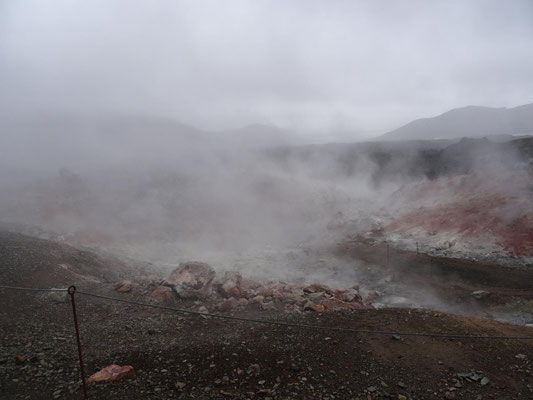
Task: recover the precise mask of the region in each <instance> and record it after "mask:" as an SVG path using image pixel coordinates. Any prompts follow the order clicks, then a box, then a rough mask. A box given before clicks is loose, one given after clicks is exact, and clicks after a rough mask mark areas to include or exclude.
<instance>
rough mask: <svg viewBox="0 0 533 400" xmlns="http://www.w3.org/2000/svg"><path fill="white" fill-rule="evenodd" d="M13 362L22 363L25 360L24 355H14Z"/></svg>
mask: <svg viewBox="0 0 533 400" xmlns="http://www.w3.org/2000/svg"><path fill="white" fill-rule="evenodd" d="M15 362H16V363H17V364H19V365H20V364H24V363H25V362H26V357H24V356H20V355H19V356H16V357H15Z"/></svg>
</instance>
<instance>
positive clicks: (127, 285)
mask: <svg viewBox="0 0 533 400" xmlns="http://www.w3.org/2000/svg"><path fill="white" fill-rule="evenodd" d="M133 286H134V285H133V282H132V281H128V280H125V281H120V282H117V283H116V284H115V290H116V291H117V292H120V293H127V292H131V289H133Z"/></svg>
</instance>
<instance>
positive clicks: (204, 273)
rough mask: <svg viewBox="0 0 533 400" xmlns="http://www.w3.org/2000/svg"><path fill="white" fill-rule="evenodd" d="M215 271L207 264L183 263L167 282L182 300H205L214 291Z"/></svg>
mask: <svg viewBox="0 0 533 400" xmlns="http://www.w3.org/2000/svg"><path fill="white" fill-rule="evenodd" d="M213 279H215V270H214V269H213V268H211V267H210V266H209V265H208V264H206V263H201V262H195V261H191V262H186V263H181V264H180V265H179V266H178V268H176V269H175V270H174V271H173V272H172V273H171V274H170V277H169V278H168V279H167V280H166V281H165V285H166V286H170V287H171V288H172V289H173V290H174V291H175V292H176V293H177V295H178V296H179V297H180V298H182V299H205V298H207V297H209V296H210V295H211V293H212V290H213Z"/></svg>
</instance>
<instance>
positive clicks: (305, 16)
mask: <svg viewBox="0 0 533 400" xmlns="http://www.w3.org/2000/svg"><path fill="white" fill-rule="evenodd" d="M0 7H1V9H0V15H1V16H0V85H1V89H2V90H1V91H0V92H1V93H0V106H1V107H2V108H3V109H4V110H5V111H6V112H8V113H13V112H18V113H28V112H30V113H31V112H36V111H53V112H59V113H65V112H74V113H75V112H86V111H91V112H93V111H97V112H98V111H118V112H122V113H133V114H151V115H162V116H166V117H171V118H175V119H179V120H181V121H184V122H189V123H193V124H196V125H198V126H200V127H203V128H209V129H225V128H229V127H236V126H239V125H245V124H248V123H254V122H257V123H271V124H277V125H280V126H285V127H291V128H303V129H320V130H324V129H326V130H327V129H337V127H338V126H342V127H343V129H352V130H355V131H358V132H364V131H380V130H381V131H383V130H387V129H392V128H395V127H397V126H398V125H400V124H403V123H405V122H408V121H409V120H410V119H413V118H417V117H420V116H430V115H433V114H436V113H439V112H443V111H446V110H447V109H449V108H452V107H457V106H463V105H467V104H480V105H492V106H514V105H518V104H522V103H527V102H531V101H532V100H531V97H530V94H531V93H532V91H533V53H532V52H531V51H529V49H530V43H531V42H532V39H533V28H532V24H531V21H532V17H533V6H531V3H530V2H529V1H527V0H524V1H519V0H517V1H514V2H512V3H510V4H503V3H501V2H497V1H469V2H464V1H448V2H438V3H437V2H426V1H420V0H418V1H410V2H392V1H330V2H327V3H326V2H319V1H313V0H310V1H287V2H279V1H261V0H259V1H253V2H251V1H225V2H219V1H179V2H176V1H158V2H147V1H131V0H127V1H126V0H114V1H113V0H111V1H109V0H107V1H91V2H84V1H61V0H57V1H53V2H47V1H24V0H22V1H17V2H3V3H1V5H0Z"/></svg>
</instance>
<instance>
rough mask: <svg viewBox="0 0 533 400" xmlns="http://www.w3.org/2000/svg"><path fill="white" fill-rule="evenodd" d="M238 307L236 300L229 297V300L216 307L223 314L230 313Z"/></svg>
mask: <svg viewBox="0 0 533 400" xmlns="http://www.w3.org/2000/svg"><path fill="white" fill-rule="evenodd" d="M238 305H239V302H238V301H237V299H236V298H234V297H231V298H229V299H226V300H224V301H223V302H222V303H220V304H219V305H218V309H219V310H220V311H223V312H230V311H233V310H235V309H236V308H237V306H238Z"/></svg>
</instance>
